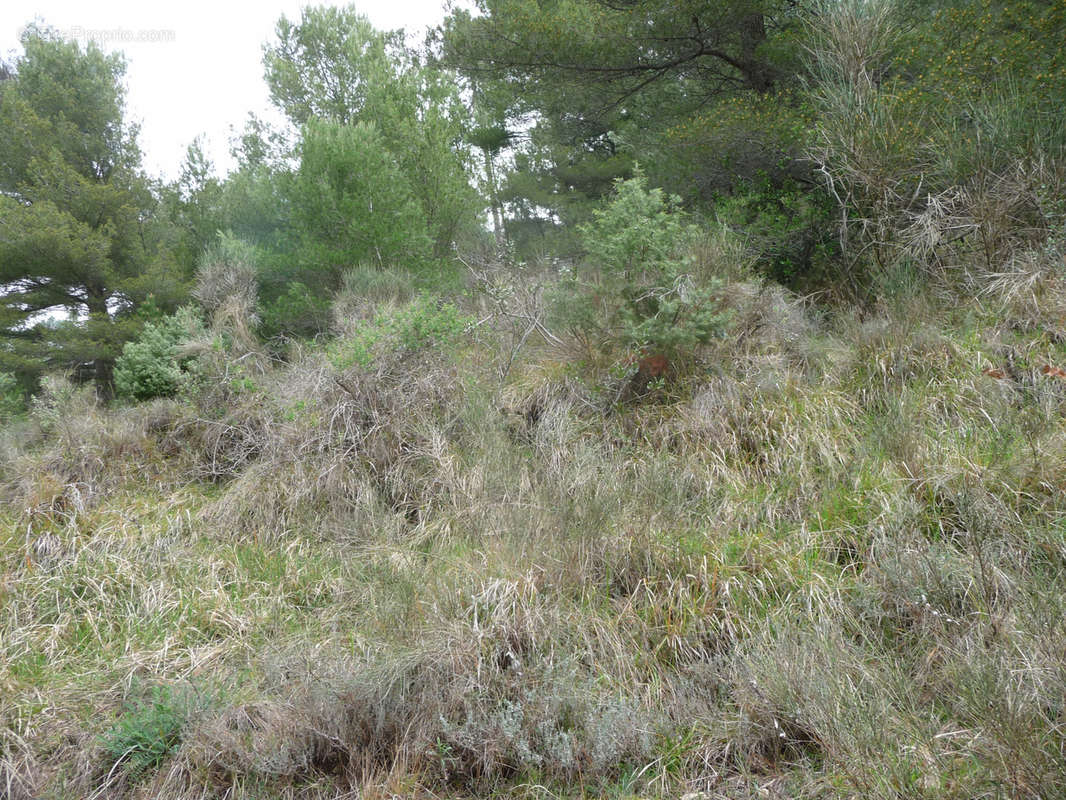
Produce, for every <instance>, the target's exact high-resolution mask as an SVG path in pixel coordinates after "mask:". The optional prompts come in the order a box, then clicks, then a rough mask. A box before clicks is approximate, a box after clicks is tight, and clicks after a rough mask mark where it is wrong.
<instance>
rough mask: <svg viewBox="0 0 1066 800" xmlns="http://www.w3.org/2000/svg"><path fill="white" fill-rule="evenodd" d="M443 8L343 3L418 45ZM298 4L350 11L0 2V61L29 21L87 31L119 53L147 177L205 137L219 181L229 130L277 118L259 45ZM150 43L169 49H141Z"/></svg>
mask: <svg viewBox="0 0 1066 800" xmlns="http://www.w3.org/2000/svg"><path fill="white" fill-rule="evenodd" d="M444 1H445V0H356V2H354V3H352V4H351V5H354V6H355V8H356V10H357V11H359V12H360V13H362V14H365V15H366V16H367V17H369V18H370V20H371V22H372V23H373V24H374V25H375V26H376V27H378V28H382V29H390V30H391V29H394V28H404V29H405V30H407V32H408V34H409V35H410V34H415V35H417V36H418V39H419V40H421V39H422V36H423V32H424V31H425V29H426V28H427V27H430V26H433V25H436V24H438V23H439V22H440V21H441V19H443V17H444V13H445V12H444ZM306 5H341V6H343V5H349V3H328V2H314V3H308V2H306V0H305V1H304V2H298V1H296V2H289V1H288V0H260V1H259V2H255V1H254V0H239V1H238V2H230V0H215V2H206V1H205V0H179V1H178V2H170V3H145V2H143V0H142V1H141V2H131V0H110V1H109V2H85V0H80V1H78V0H75V1H71V0H28V2H22V0H15V2H4V3H0V54H3V56H4V57H5V58H11V57H12V56H13V55H15V54H18V53H21V48H20V47H19V43H18V34H19V31H20V30H21V29H22V28H23V27H24V26H25V25H26V23H28V22H31V21H33V20H34V19H41V20H43V21H44V22H45V23H46V24H48V25H50V26H52V27H54V28H58V29H59V30H60V31H62V32H64V34H65V35H67V36H70V37H71V38H75V39H78V40H79V41H80V42H81V43H83V44H84V42H85V39H86V36H87V34H88V32H94V38H97V39H100V38H101V36H102V37H103V41H98V43H99V44H100V45H101V47H103V48H104V49H105V50H121V51H123V52H124V53H125V54H126V59H127V62H128V64H127V68H126V85H127V88H128V94H127V117H128V118H129V119H130V120H132V121H136V122H139V123H140V125H141V134H140V145H141V150H142V151H144V165H145V168H146V169H147V170H148V172H149V173H151V174H153V175H157V176H163V177H165V178H168V179H173V178H176V177H177V175H178V171H179V169H180V165H181V162H182V160H183V158H184V157H185V149H186V147H187V146H188V145H189V143H190V142H191V141H192V140H193V138H194V137H196V136H197V135H200V134H203V135H204V136H205V137H206V144H207V151H208V153H209V155H210V156H211V158H212V160H213V161H214V163H215V167H216V171H218V172H220V173H224V172H225V171H226V170H227V169H228V168H229V167H230V166H231V164H230V159H229V138H230V135H231V131H230V129H231V127H232V128H235V129H236V130H238V131H239V130H241V129H242V128H243V127H244V121H245V119H246V118H247V115H248V112H249V111H254V112H256V113H257V114H260V115H261V116H265V117H267V118H270V119H274V118H276V116H275V115H274V114H272V113H270V112H269V111H268V109H269V108H270V101H269V98H268V95H267V89H266V85H265V83H264V82H263V64H262V46H263V43H264V42H266V41H268V40H271V39H272V38H273V35H274V25H275V23H276V22H277V20H278V18H279V17H280V16H281V15H282V14H285V15H286V16H288V17H289V18H290V19H297V18H299V14H300V9H301V8H302V7H303V6H306ZM101 32H102V33H101ZM142 34H143V35H142ZM153 36H155V37H157V38H163V39H170V41H147V40H148V39H150V38H152V37H153ZM122 39H124V40H125V41H121V40H122Z"/></svg>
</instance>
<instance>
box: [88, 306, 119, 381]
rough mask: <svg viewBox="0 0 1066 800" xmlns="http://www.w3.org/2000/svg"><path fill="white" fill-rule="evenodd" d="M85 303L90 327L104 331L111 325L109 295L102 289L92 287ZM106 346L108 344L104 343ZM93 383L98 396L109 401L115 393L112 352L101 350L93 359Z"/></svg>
mask: <svg viewBox="0 0 1066 800" xmlns="http://www.w3.org/2000/svg"><path fill="white" fill-rule="evenodd" d="M85 305H86V306H88V308H89V326H90V328H93V329H96V330H99V331H104V330H107V329H108V328H110V326H111V314H110V313H109V312H108V310H107V295H106V294H105V293H104V292H103V290H100V289H93V288H90V289H89V290H88V292H87V297H86V301H85ZM103 347H106V344H104V345H103ZM92 364H93V383H94V384H95V385H96V396H97V397H98V398H99V399H100V400H101V401H103V402H107V401H108V400H110V399H111V398H112V397H114V395H115V383H114V374H115V358H114V356H113V355H111V354H110V353H106V352H101V353H98V354H97V356H96V357H95V358H94V359H93V362H92Z"/></svg>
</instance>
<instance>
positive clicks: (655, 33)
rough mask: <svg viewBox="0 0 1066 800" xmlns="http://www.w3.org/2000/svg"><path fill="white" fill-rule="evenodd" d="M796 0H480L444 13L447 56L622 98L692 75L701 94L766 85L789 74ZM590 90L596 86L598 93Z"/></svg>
mask: <svg viewBox="0 0 1066 800" xmlns="http://www.w3.org/2000/svg"><path fill="white" fill-rule="evenodd" d="M797 5H798V4H797V3H796V2H795V0H791V1H790V0H725V2H713V3H712V2H708V1H707V0H682V1H681V2H676V0H670V2H666V1H665V0H478V2H477V3H476V8H477V11H478V12H479V14H478V15H477V16H474V15H472V14H471V13H470V12H469V11H467V10H465V9H460V10H456V11H454V12H453V13H452V15H451V16H450V17H449V18H448V20H446V22H445V29H444V45H445V61H446V63H450V64H452V65H454V66H456V67H459V68H460V69H462V70H464V71H466V72H470V73H473V74H479V75H487V76H496V77H499V76H506V77H507V78H508V79H510V80H512V81H517V80H518V79H524V80H525V81H527V82H528V83H529V84H532V85H533V87H535V88H536V87H540V88H545V87H551V86H560V85H565V86H581V87H585V88H586V90H589V91H585V92H583V93H582V94H583V95H585V96H586V97H589V98H590V99H593V100H598V101H599V102H600V103H601V104H602V106H604V107H606V106H610V107H618V106H621V105H622V104H624V103H628V102H630V100H631V99H633V98H636V97H637V96H638V95H639V94H640V93H641V92H643V91H644V90H645V89H647V88H648V87H650V86H652V85H654V84H656V83H659V82H662V83H678V82H683V83H684V85H685V86H684V90H685V91H686V92H687V93H688V94H689V95H690V96H691V97H692V99H693V100H695V101H696V102H697V103H698V102H701V101H706V100H707V98H709V97H713V96H717V95H720V94H722V93H731V92H735V91H737V90H751V91H755V92H759V93H767V92H770V91H772V90H774V89H775V88H777V87H778V86H779V85H780V84H781V83H782V82H784V81H787V80H788V78H789V77H790V71H791V68H792V67H791V64H790V55H789V51H788V48H784V47H782V42H781V34H782V33H783V32H785V31H787V29H788V28H789V27H790V26H791V25H792V23H793V21H794V20H795V9H796V7H797ZM590 91H591V92H592V94H590Z"/></svg>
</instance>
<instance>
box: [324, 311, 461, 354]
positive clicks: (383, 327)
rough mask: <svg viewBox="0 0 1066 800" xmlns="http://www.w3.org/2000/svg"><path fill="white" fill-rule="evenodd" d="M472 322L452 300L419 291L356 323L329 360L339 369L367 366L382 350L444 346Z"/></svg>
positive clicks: (386, 351) (406, 349)
mask: <svg viewBox="0 0 1066 800" xmlns="http://www.w3.org/2000/svg"><path fill="white" fill-rule="evenodd" d="M472 322H473V319H472V318H471V317H468V316H467V315H465V314H463V313H462V312H461V311H460V310H459V307H458V306H456V305H455V304H454V303H450V302H445V301H441V300H434V299H433V298H432V297H429V296H428V295H422V296H420V297H418V298H417V299H415V300H412V301H411V302H410V303H408V304H407V305H405V306H402V307H400V308H398V309H395V310H391V311H386V312H383V313H381V314H378V315H377V316H376V317H375V318H374V319H373V320H372V321H370V322H368V323H365V324H364V325H361V326H359V327H357V328H356V329H355V331H354V332H353V333H352V334H351V336H349V337H347V338H346V339H343V340H341V341H340V342H338V344H337V345H336V346H335V348H334V354H333V361H334V364H335V365H336V366H338V367H339V368H341V369H346V368H348V367H351V366H353V365H355V364H359V365H361V366H363V367H368V366H370V365H371V363H373V361H374V360H375V357H376V356H379V355H383V354H385V353H397V354H401V355H402V354H404V353H414V352H417V351H419V350H424V349H427V348H447V347H450V346H453V345H455V344H456V343H457V342H458V341H459V339H460V337H461V336H462V334H463V331H465V330H466V329H467V328H468V327H469V325H470V324H471V323H472Z"/></svg>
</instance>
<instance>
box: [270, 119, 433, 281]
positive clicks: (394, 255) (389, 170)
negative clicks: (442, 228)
mask: <svg viewBox="0 0 1066 800" xmlns="http://www.w3.org/2000/svg"><path fill="white" fill-rule="evenodd" d="M299 152H300V167H299V170H298V171H297V172H296V174H295V175H294V176H293V178H292V180H291V182H290V186H289V188H288V196H289V202H290V204H291V214H292V222H293V225H294V227H295V229H296V230H297V231H298V232H299V236H300V237H301V238H300V249H301V252H302V253H303V255H304V258H305V259H306V265H307V267H309V268H310V271H309V272H307V274H306V278H307V281H306V282H307V283H308V284H309V285H315V284H317V285H319V286H322V285H323V284H324V288H328V289H335V288H336V287H337V286H338V285H339V282H340V278H341V275H342V274H343V272H344V270H345V269H347V268H349V267H354V266H356V265H357V264H361V263H370V264H376V265H378V266H379V267H385V266H390V265H396V264H398V265H407V266H410V265H414V266H417V265H418V264H420V263H424V262H425V260H426V259H427V258H429V256H430V250H431V240H430V236H429V230H428V226H427V223H426V219H425V217H424V215H423V214H422V210H421V208H420V206H419V204H418V203H417V202H416V201H415V199H414V193H413V191H412V189H411V186H410V183H409V182H408V180H407V177H406V176H405V175H404V173H403V172H402V171H401V169H400V168H399V165H398V164H397V163H396V160H395V158H394V157H393V155H392V153H391V152H390V151H389V149H388V147H386V145H385V140H384V137H383V136H382V135H381V133H380V132H379V130H378V128H377V126H376V125H374V124H373V123H370V122H358V123H356V124H354V125H345V124H341V123H337V122H328V121H323V120H317V119H312V120H311V121H309V122H308V123H307V124H306V125H305V126H304V129H303V135H302V141H301V143H300V150H299Z"/></svg>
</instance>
